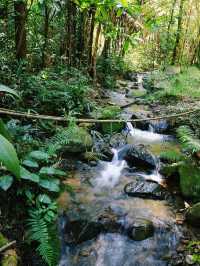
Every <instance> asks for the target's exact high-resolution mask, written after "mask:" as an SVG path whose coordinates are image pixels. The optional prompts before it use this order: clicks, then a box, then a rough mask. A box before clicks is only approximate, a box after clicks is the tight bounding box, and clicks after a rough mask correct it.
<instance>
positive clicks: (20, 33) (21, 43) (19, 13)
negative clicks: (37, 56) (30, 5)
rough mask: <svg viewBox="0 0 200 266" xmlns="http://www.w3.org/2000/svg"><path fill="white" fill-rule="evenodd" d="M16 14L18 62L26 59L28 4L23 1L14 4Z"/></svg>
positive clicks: (19, 0) (18, 0)
mask: <svg viewBox="0 0 200 266" xmlns="http://www.w3.org/2000/svg"><path fill="white" fill-rule="evenodd" d="M14 12H15V47H16V58H17V59H18V60H21V59H24V58H25V57H26V48H27V44H26V17H27V4H26V2H25V1H23V0H17V1H15V2H14Z"/></svg>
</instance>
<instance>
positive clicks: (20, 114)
mask: <svg viewBox="0 0 200 266" xmlns="http://www.w3.org/2000/svg"><path fill="white" fill-rule="evenodd" d="M199 111H200V108H197V109H193V110H191V109H190V110H188V111H185V112H182V113H178V114H172V115H164V116H157V117H148V118H141V119H140V118H139V119H127V120H125V119H89V118H77V119H75V122H78V123H125V122H143V121H153V120H162V119H167V120H169V119H171V118H175V117H181V116H186V115H190V114H193V113H196V112H199ZM0 114H4V115H10V116H16V117H24V118H30V119H42V120H53V121H61V122H62V121H63V122H64V121H65V122H69V121H70V119H69V118H67V117H62V116H50V115H38V114H37V115H36V114H29V113H25V112H16V111H15V110H9V109H4V108H0Z"/></svg>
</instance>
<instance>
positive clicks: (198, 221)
mask: <svg viewBox="0 0 200 266" xmlns="http://www.w3.org/2000/svg"><path fill="white" fill-rule="evenodd" d="M186 220H187V222H188V223H190V224H191V225H193V226H198V227H200V202H199V203H196V204H195V205H193V206H192V207H191V208H189V210H188V211H187V213H186Z"/></svg>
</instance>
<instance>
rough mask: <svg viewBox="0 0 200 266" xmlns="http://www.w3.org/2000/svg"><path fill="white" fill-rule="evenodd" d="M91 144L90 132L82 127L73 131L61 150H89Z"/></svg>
mask: <svg viewBox="0 0 200 266" xmlns="http://www.w3.org/2000/svg"><path fill="white" fill-rule="evenodd" d="M77 139H78V140H79V141H77ZM92 145H93V141H92V137H91V136H90V134H89V133H88V132H87V130H85V129H84V128H80V129H79V130H77V132H75V133H74V135H73V138H71V139H70V140H69V142H68V143H67V144H66V145H65V146H64V147H63V148H62V150H63V152H70V153H82V152H85V151H87V150H90V149H91V147H92Z"/></svg>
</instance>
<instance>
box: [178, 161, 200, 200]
mask: <svg viewBox="0 0 200 266" xmlns="http://www.w3.org/2000/svg"><path fill="white" fill-rule="evenodd" d="M179 174H180V187H181V191H182V194H183V196H185V197H186V198H191V199H194V200H198V199H200V169H199V168H198V167H196V166H193V165H191V164H188V165H186V164H184V165H182V166H181V167H180V168H179Z"/></svg>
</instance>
